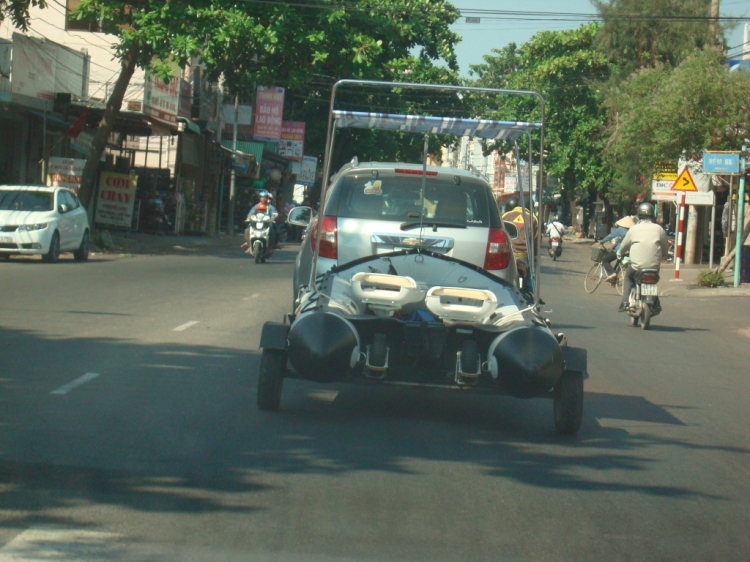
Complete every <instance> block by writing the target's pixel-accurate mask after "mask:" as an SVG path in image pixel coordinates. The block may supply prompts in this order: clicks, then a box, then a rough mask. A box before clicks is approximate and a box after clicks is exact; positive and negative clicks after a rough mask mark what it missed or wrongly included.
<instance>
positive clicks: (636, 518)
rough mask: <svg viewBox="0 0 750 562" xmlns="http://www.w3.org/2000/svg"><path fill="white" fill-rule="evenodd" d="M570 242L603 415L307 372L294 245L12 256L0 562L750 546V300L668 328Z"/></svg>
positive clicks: (567, 263)
mask: <svg viewBox="0 0 750 562" xmlns="http://www.w3.org/2000/svg"><path fill="white" fill-rule="evenodd" d="M587 259H588V248H587V247H582V246H581V247H576V246H573V245H566V247H565V251H564V254H563V256H562V259H561V260H560V261H558V262H556V263H552V262H551V261H549V260H547V259H546V258H545V261H544V271H545V273H547V274H548V275H547V276H546V277H545V282H546V285H545V291H544V294H545V299H546V300H547V301H548V303H549V304H548V305H547V307H548V309H549V310H550V312H549V314H548V316H549V317H550V318H551V319H552V320H553V322H554V323H555V325H556V326H557V327H558V328H559V329H560V330H562V331H564V332H565V333H566V334H567V335H568V337H569V339H570V341H571V343H572V344H573V345H579V346H583V347H586V348H588V349H589V370H590V373H589V378H588V380H587V381H586V406H585V419H584V424H583V427H582V429H581V431H580V433H579V435H578V436H577V437H573V438H560V437H557V436H556V435H555V434H554V433H553V423H552V411H551V410H552V405H551V403H550V402H548V401H545V400H532V401H521V400H515V399H511V398H502V397H501V398H497V397H466V396H456V395H453V394H442V393H434V392H417V391H413V392H403V391H395V390H393V389H366V388H359V387H354V388H352V387H345V386H335V385H334V386H318V385H313V384H308V383H305V382H300V381H287V383H285V391H284V397H283V400H282V411H281V412H280V413H277V414H265V413H259V412H258V411H257V410H256V409H255V405H254V400H255V394H254V392H255V391H254V386H255V381H256V378H255V372H256V370H257V365H258V359H259V356H258V352H257V343H258V340H259V335H260V327H261V325H262V322H263V321H264V320H266V319H277V318H280V317H281V315H282V314H283V313H284V312H285V311H286V310H287V308H288V306H289V303H288V300H289V295H290V290H289V283H290V281H289V279H290V276H291V268H292V261H293V254H292V253H291V252H290V251H289V252H282V253H281V254H280V255H279V256H277V259H275V260H273V261H272V262H270V263H268V264H266V265H265V266H256V265H255V264H253V263H251V262H250V260H248V259H242V257H241V256H239V255H237V254H236V253H234V252H231V253H230V252H228V251H227V252H224V253H222V254H219V255H216V256H206V255H202V256H196V257H178V256H142V257H141V256H136V257H123V258H120V257H117V258H104V257H97V258H95V259H94V260H92V261H91V262H89V263H86V264H78V263H74V262H72V261H67V260H66V261H64V262H61V263H59V264H56V265H45V264H41V263H39V262H36V261H34V260H28V261H27V260H20V259H13V260H11V262H10V263H0V282H1V283H2V292H1V293H0V390H1V392H0V562H6V561H11V560H13V561H17V560H26V561H30V560H50V559H52V560H60V561H62V560H79V559H85V560H89V561H91V560H112V559H118V560H127V561H131V560H132V561H135V560H168V561H172V560H175V561H176V560H196V561H198V560H200V561H204V560H227V561H231V560H250V559H252V560H282V561H286V560H295V561H296V560H300V561H302V560H305V561H307V560H313V561H326V562H327V561H341V560H361V561H366V562H370V561H385V560H405V561H423V560H431V561H449V560H450V561H465V560H472V561H474V560H476V561H483V560H488V561H489V560H492V561H506V560H513V561H515V560H523V561H546V560H576V561H580V560H591V561H602V560H608V561H612V560H649V561H652V560H680V561H685V560H696V561H708V560H716V561H722V562H723V561H734V560H737V561H740V560H742V561H747V560H748V558H750V534H748V532H747V529H748V523H749V522H750V501H749V500H750V478H749V476H750V465H749V464H748V445H749V444H750V424H749V423H748V421H749V420H748V417H749V415H748V411H750V410H749V409H748V407H747V402H748V397H750V392H748V390H749V387H748V372H749V370H748V367H747V365H748V364H750V346H748V342H750V299H734V298H723V299H721V298H718V299H708V298H707V299H697V298H690V299H687V298H684V299H677V298H665V299H664V302H663V304H664V312H663V313H662V315H660V316H659V317H656V318H655V319H654V321H653V322H654V327H653V330H652V331H651V332H643V331H641V330H636V329H632V328H630V327H629V326H628V325H627V320H626V318H624V317H623V315H622V314H619V315H618V314H617V313H616V312H615V310H616V308H617V302H618V301H617V296H616V294H615V293H614V291H612V290H608V289H605V288H600V289H599V290H598V291H597V292H596V293H594V294H593V295H586V294H585V293H584V291H583V287H582V285H583V272H584V271H585V270H586V268H587V266H588V262H587V261H586V260H587Z"/></svg>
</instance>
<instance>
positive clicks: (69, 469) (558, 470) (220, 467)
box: [0, 328, 748, 528]
mask: <svg viewBox="0 0 750 562" xmlns="http://www.w3.org/2000/svg"><path fill="white" fill-rule="evenodd" d="M0 341H2V342H5V345H4V349H3V357H4V361H5V362H6V363H5V365H12V366H13V368H12V369H7V368H6V369H5V371H4V374H3V378H2V379H0V425H2V426H4V429H3V432H4V440H3V443H2V445H1V446H0V483H1V485H0V513H3V512H4V513H5V514H6V515H5V516H4V517H3V519H4V525H6V526H8V525H10V526H12V527H17V528H21V527H24V528H25V527H28V526H30V524H32V523H39V522H45V523H66V521H65V518H64V516H63V515H59V519H55V518H54V517H53V516H50V515H49V513H51V512H55V509H57V513H64V512H62V511H60V510H61V509H65V508H73V507H75V506H80V505H85V504H97V505H116V506H121V507H125V508H127V509H130V510H135V511H143V512H154V511H158V512H250V511H254V510H257V509H261V508H258V507H254V506H253V503H254V502H253V500H252V495H253V494H257V493H259V492H263V491H265V490H267V489H268V486H267V484H264V483H263V480H264V477H263V475H264V474H269V473H283V474H295V475H300V476H301V477H302V476H304V475H306V474H326V475H338V474H346V473H353V472H357V471H366V472H372V471H381V472H390V473H397V474H401V475H413V476H423V475H424V474H425V471H429V470H430V466H431V463H435V462H448V463H454V464H460V465H464V466H465V467H466V468H467V470H471V469H474V470H476V469H477V468H478V469H479V470H480V471H482V472H484V473H485V474H488V475H491V476H494V477H497V478H500V479H506V480H510V481H515V482H519V483H523V484H525V485H530V486H536V487H540V488H554V489H566V490H587V491H624V492H636V493H640V494H645V495H651V496H669V497H676V498H696V497H711V496H708V495H707V494H705V493H704V492H702V491H698V490H694V489H691V488H690V487H686V486H666V485H659V484H656V483H650V482H651V481H652V479H650V478H644V479H638V480H635V479H632V478H629V477H627V476H625V475H626V474H627V473H630V472H640V471H645V470H648V469H650V468H651V467H653V465H654V463H655V462H656V458H658V456H659V451H660V450H661V449H663V448H665V447H666V448H678V449H684V450H685V451H688V450H691V449H693V448H702V449H708V450H712V451H717V452H718V451H721V452H723V453H729V454H737V455H746V454H747V452H748V451H747V450H745V449H737V448H729V447H721V446H715V447H713V446H705V445H695V444H692V443H690V442H688V441H683V440H680V439H677V438H666V437H660V436H657V435H654V434H650V433H648V430H643V431H641V432H640V433H637V434H633V433H630V432H628V431H625V430H622V429H613V428H607V427H604V426H602V425H601V424H600V423H599V421H598V420H600V419H604V418H608V419H619V420H628V421H637V422H643V423H645V424H665V425H669V426H674V427H675V428H679V427H683V426H684V423H683V422H682V421H681V420H680V419H679V418H677V417H675V416H674V415H672V414H671V413H670V412H669V411H667V410H666V409H665V408H663V407H662V406H660V405H658V404H654V403H652V402H650V401H648V400H647V399H646V398H644V397H642V396H625V395H616V394H604V393H596V392H588V393H586V405H585V409H584V423H583V427H582V429H581V431H580V433H579V434H578V436H576V437H570V438H561V437H558V436H556V435H555V434H554V432H553V416H552V402H551V401H549V400H543V399H536V400H518V399H513V398H510V397H497V396H470V395H464V394H453V393H448V392H439V391H428V390H421V389H410V390H399V389H393V388H383V387H368V388H364V387H356V386H345V385H329V386H324V385H314V384H312V383H307V382H304V381H296V380H288V381H286V382H285V391H284V397H283V398H282V410H281V411H280V412H277V413H261V412H258V411H257V409H256V407H255V385H256V373H257V366H258V353H257V352H255V351H252V352H249V351H248V350H246V349H231V348H218V347H209V346H200V345H186V344H180V343H158V344H145V343H141V342H137V341H128V340H115V339H106V338H69V339H63V340H61V339H47V338H44V337H40V336H39V335H38V334H35V333H30V332H23V331H12V330H5V329H2V328H0ZM60 349H64V350H65V353H66V354H73V355H77V356H78V357H80V360H81V361H80V362H81V364H88V363H90V362H93V360H94V357H100V356H104V357H111V358H112V360H113V363H117V364H121V365H125V367H122V370H121V371H117V370H115V371H112V372H105V371H103V373H102V376H100V377H99V378H98V379H96V380H95V381H93V382H91V383H88V384H87V385H85V386H83V387H81V388H80V389H77V390H75V391H73V392H71V393H70V394H67V395H65V396H51V395H50V390H51V388H48V386H49V384H46V385H45V384H43V383H44V379H40V377H39V376H37V375H36V373H37V372H38V371H39V365H33V366H28V367H26V368H24V367H23V362H22V361H23V356H22V355H21V354H24V355H25V357H26V362H27V364H28V357H46V358H48V359H49V360H50V361H54V359H55V357H56V354H58V353H60V351H59V350H60ZM15 350H19V351H15ZM20 350H22V351H20ZM123 358H127V361H128V362H125V360H124V359H123ZM422 461H424V462H422ZM7 514H10V516H9V517H8V515H7ZM42 514H44V515H42ZM50 518H52V519H54V520H51V519H50Z"/></svg>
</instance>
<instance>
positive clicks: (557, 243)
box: [547, 236, 562, 261]
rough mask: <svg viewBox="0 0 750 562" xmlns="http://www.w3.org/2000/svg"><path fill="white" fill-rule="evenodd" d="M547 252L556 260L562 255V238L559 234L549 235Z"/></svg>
mask: <svg viewBox="0 0 750 562" xmlns="http://www.w3.org/2000/svg"><path fill="white" fill-rule="evenodd" d="M547 253H548V254H549V257H551V258H552V261H557V258H559V257H560V256H561V255H562V238H560V237H559V236H550V239H549V246H548V247H547Z"/></svg>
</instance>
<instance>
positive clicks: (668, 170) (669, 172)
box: [654, 160, 677, 182]
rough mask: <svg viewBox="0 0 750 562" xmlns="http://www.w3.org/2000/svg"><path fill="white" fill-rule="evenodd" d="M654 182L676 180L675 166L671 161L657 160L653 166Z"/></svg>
mask: <svg viewBox="0 0 750 562" xmlns="http://www.w3.org/2000/svg"><path fill="white" fill-rule="evenodd" d="M654 179H655V180H672V182H674V180H676V179H677V164H676V163H674V162H672V161H671V160H659V161H658V162H656V164H655V165H654Z"/></svg>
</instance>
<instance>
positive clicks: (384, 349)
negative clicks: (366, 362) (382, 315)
mask: <svg viewBox="0 0 750 562" xmlns="http://www.w3.org/2000/svg"><path fill="white" fill-rule="evenodd" d="M387 356H388V342H387V341H386V339H385V334H375V335H374V336H373V337H372V346H371V347H370V364H371V365H373V366H375V367H383V366H385V359H386V357H387Z"/></svg>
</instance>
